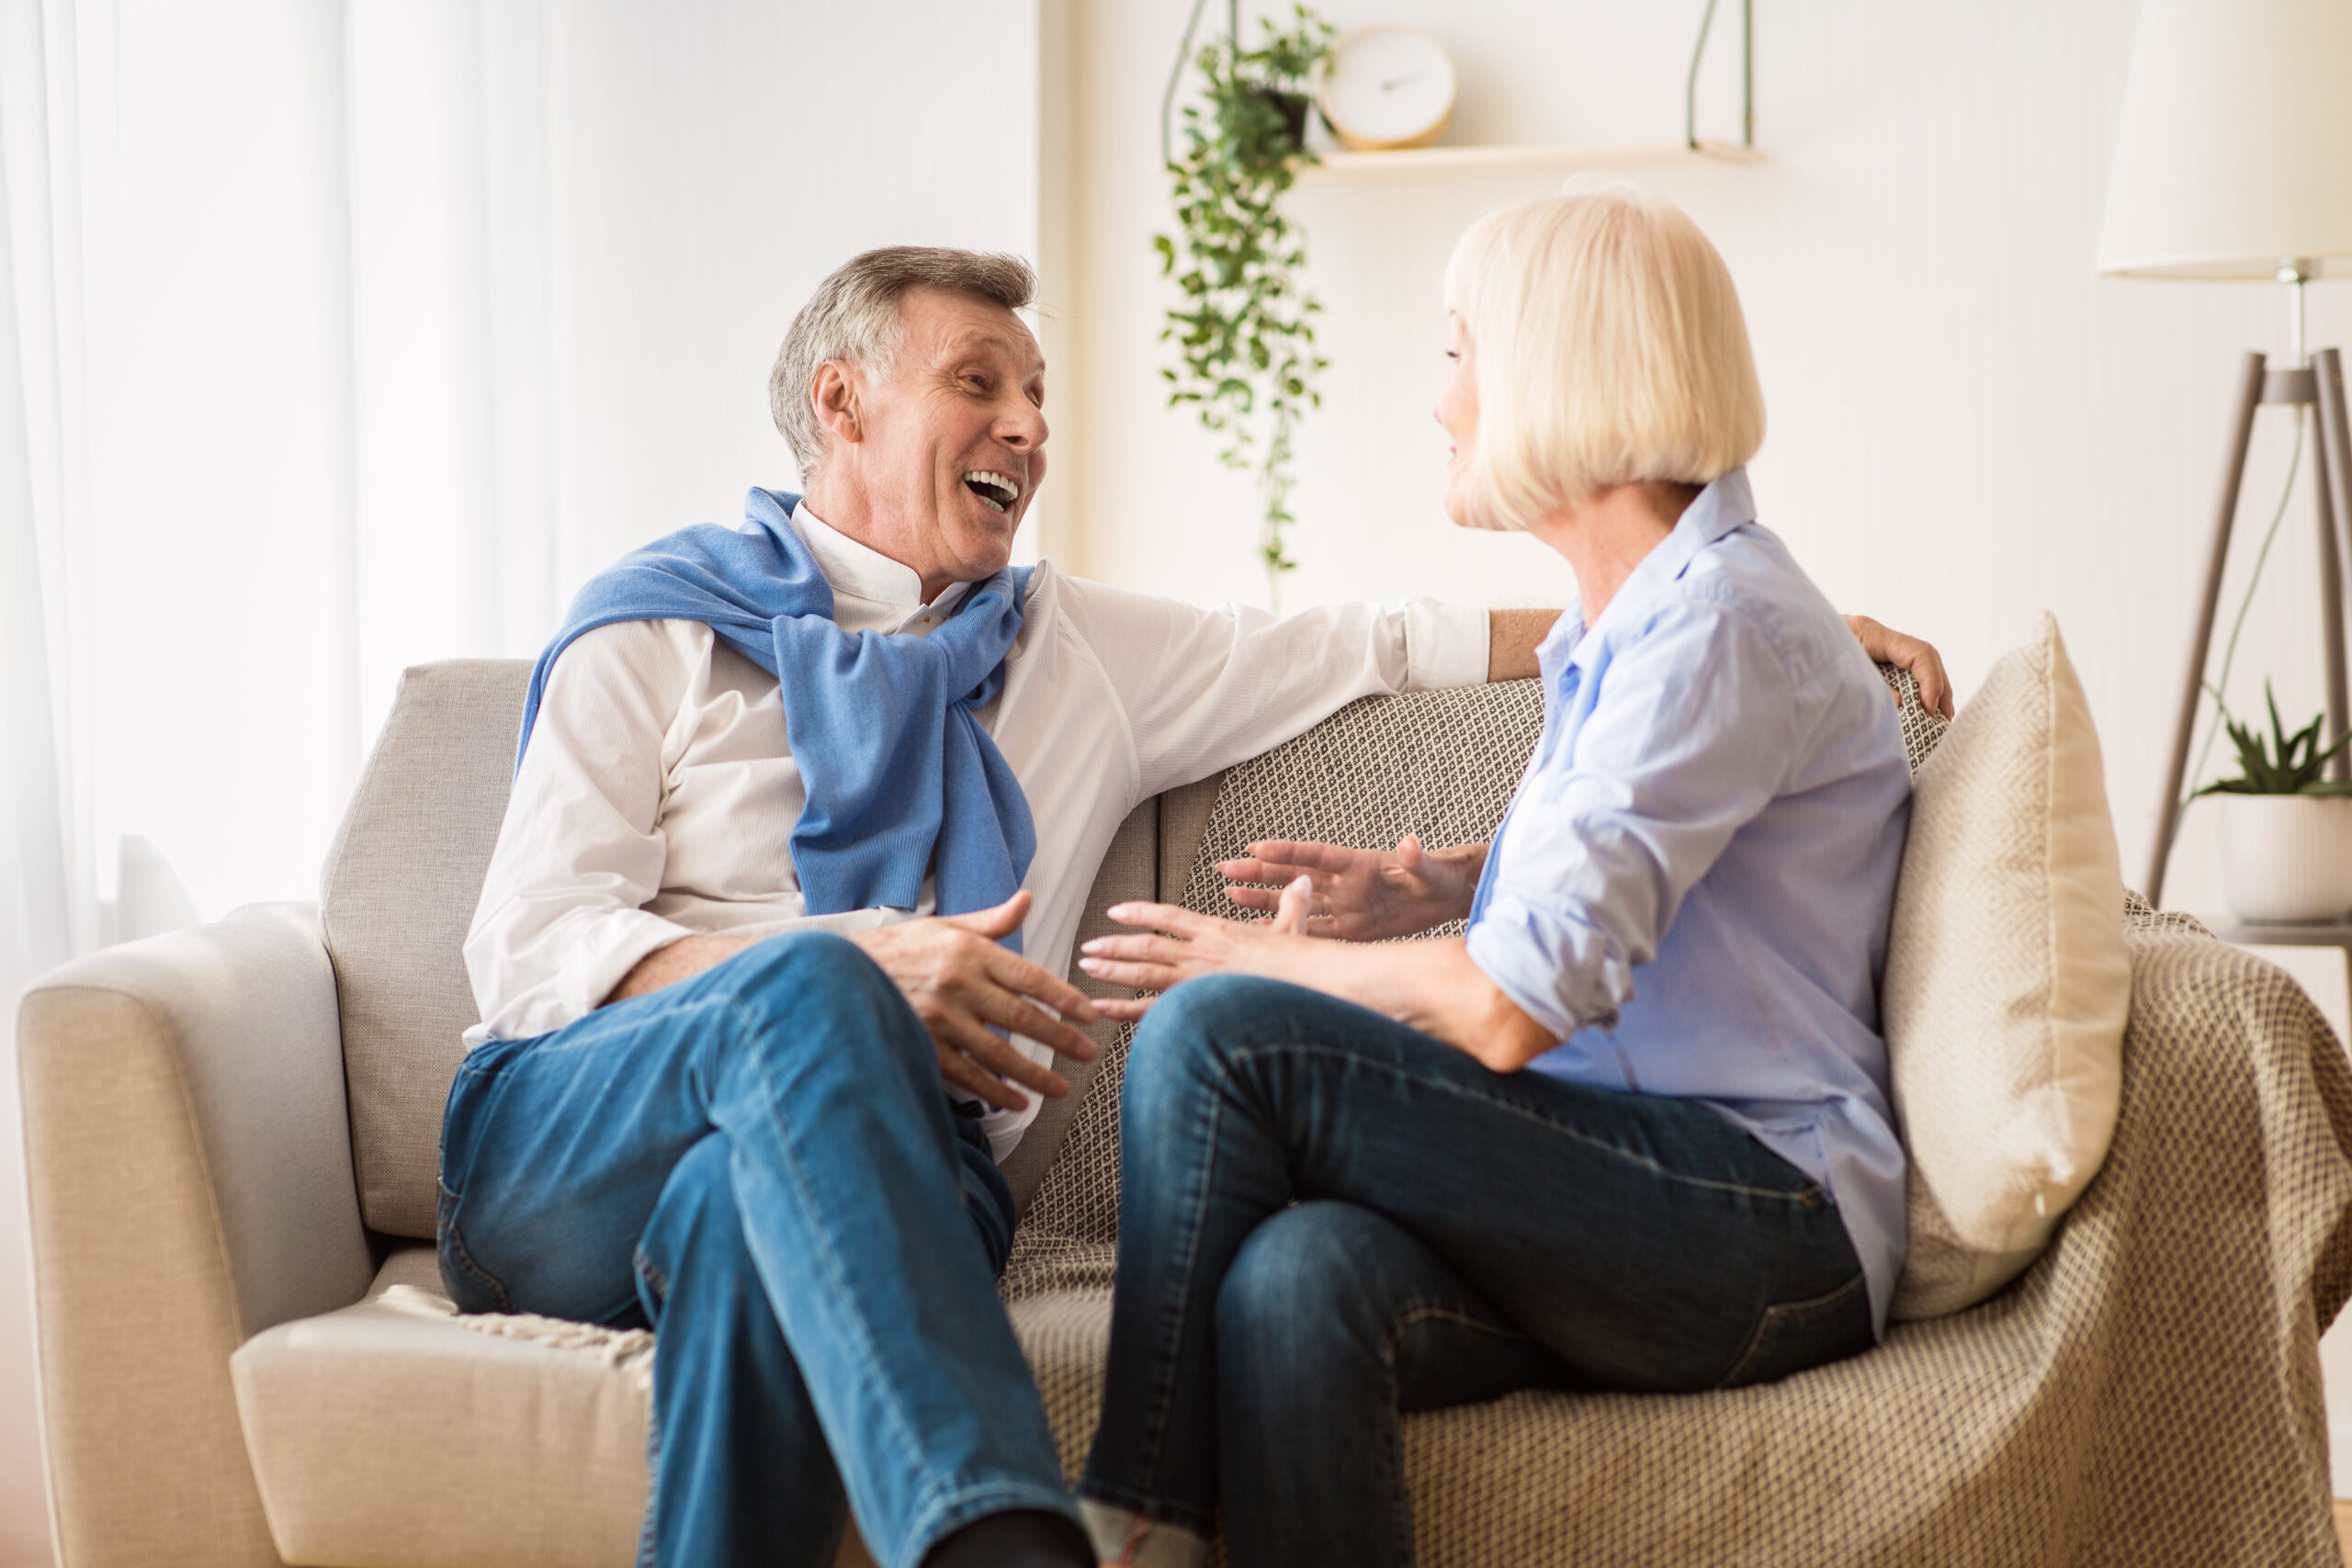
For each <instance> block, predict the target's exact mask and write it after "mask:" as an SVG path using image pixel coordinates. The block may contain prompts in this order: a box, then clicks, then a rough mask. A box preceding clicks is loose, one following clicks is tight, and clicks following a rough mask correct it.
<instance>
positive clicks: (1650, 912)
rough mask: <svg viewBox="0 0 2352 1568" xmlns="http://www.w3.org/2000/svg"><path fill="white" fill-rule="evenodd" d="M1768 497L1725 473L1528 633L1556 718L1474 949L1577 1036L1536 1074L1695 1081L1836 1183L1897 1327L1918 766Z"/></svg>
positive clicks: (1680, 1083)
mask: <svg viewBox="0 0 2352 1568" xmlns="http://www.w3.org/2000/svg"><path fill="white" fill-rule="evenodd" d="M1755 518H1756V508H1755V502H1754V501H1753V499H1752V498H1751V497H1750V495H1749V493H1748V489H1747V475H1746V473H1745V471H1743V470H1734V471H1733V472H1731V473H1728V474H1725V475H1724V477H1723V478H1722V479H1717V480H1716V481H1715V482H1714V483H1713V484H1711V485H1709V486H1708V487H1707V488H1706V489H1705V490H1704V491H1701V492H1700V494H1699V497H1698V499H1697V500H1696V501H1694V502H1691V506H1690V508H1689V509H1688V510H1687V511H1685V512H1684V513H1683V514H1682V517H1681V520H1680V521H1679V523H1677V524H1676V525H1675V528H1674V532H1673V533H1671V534H1670V535H1668V536H1667V538H1666V539H1665V540H1664V541H1663V542H1662V543H1660V544H1659V545H1658V546H1657V548H1656V549H1653V550H1652V551H1651V552H1650V553H1649V555H1648V556H1647V557H1645V558H1644V559H1643V560H1642V562H1641V564H1640V565H1639V566H1637V567H1635V568H1634V571H1633V573H1632V575H1631V576H1629V577H1628V578H1627V579H1626V580H1625V583H1624V586H1623V587H1622V588H1620V589H1619V590H1618V591H1617V596H1616V597H1615V598H1613V599H1611V601H1610V602H1609V604H1608V607H1607V608H1606V609H1605V610H1604V611H1603V612H1602V614H1601V616H1600V620H1599V621H1598V622H1597V623H1596V624H1594V625H1593V626H1589V627H1588V626H1585V625H1584V622H1583V617H1582V615H1580V614H1579V613H1578V612H1577V610H1575V609H1571V610H1569V611H1568V613H1567V614H1566V615H1562V616H1561V617H1560V621H1559V624H1558V625H1557V626H1555V627H1554V628H1553V631H1552V634H1551V636H1549V637H1546V638H1545V639H1544V644H1543V646H1542V647H1541V648H1540V649H1537V651H1536V657H1537V660H1538V662H1539V664H1540V665H1541V667H1542V669H1543V674H1544V734H1543V738H1542V739H1540V740H1539V741H1538V742H1537V743H1536V747H1535V754H1534V756H1533V758H1532V759H1531V760H1530V761H1529V762H1528V766H1527V773H1526V776H1525V777H1524V778H1523V779H1521V781H1520V786H1519V792H1518V794H1517V795H1514V796H1513V797H1512V800H1511V808H1510V815H1509V816H1508V817H1506V818H1504V820H1503V826H1502V829H1501V831H1499V832H1498V833H1497V834H1496V836H1495V843H1494V848H1493V850H1492V852H1490V853H1489V854H1488V855H1487V866H1486V871H1485V873H1484V874H1483V875H1482V876H1481V877H1480V879H1479V883H1478V892H1477V897H1476V902H1475V903H1474V904H1473V906H1472V909H1471V915H1470V937H1469V942H1470V956H1471V958H1472V959H1473V960H1474V961H1475V962H1476V964H1477V965H1478V967H1479V969H1480V970H1482V971H1483V972H1484V973H1485V974H1486V976H1487V978H1488V979H1490V980H1492V981H1493V982H1494V983H1495V985H1496V986H1498V987H1500V989H1501V990H1502V992H1503V994H1504V995H1506V996H1508V997H1509V998H1510V999H1511V1000H1512V1001H1513V1002H1514V1003H1516V1004H1517V1005H1518V1006H1519V1007H1520V1009H1521V1010H1523V1011H1524V1012H1526V1013H1527V1015H1528V1016H1529V1017H1531V1018H1532V1019H1534V1020H1535V1021H1537V1022H1539V1023H1541V1024H1543V1025H1544V1027H1545V1028H1546V1029H1549V1030H1551V1031H1552V1032H1554V1033H1555V1035H1556V1036H1558V1037H1559V1039H1560V1040H1561V1042H1562V1043H1560V1044H1559V1045H1557V1046H1555V1047H1554V1048H1553V1049H1552V1050H1550V1051H1548V1052H1546V1053H1544V1055H1541V1056H1539V1057H1537V1058H1536V1059H1535V1061H1534V1062H1533V1063H1532V1065H1531V1067H1530V1070H1531V1071H1534V1072H1543V1073H1553V1074H1556V1075H1557V1076H1558V1077H1563V1078H1566V1079H1569V1080H1571V1081H1572V1082H1576V1083H1580V1084H1588V1085H1590V1086H1592V1087H1594V1088H1596V1089H1619V1090H1627V1091H1632V1092H1635V1093H1640V1094H1651V1095H1668V1096H1674V1097H1679V1098H1684V1099H1691V1100H1700V1101H1702V1103H1704V1104H1706V1105H1708V1106H1710V1107H1711V1108H1713V1110H1715V1111H1720V1112H1721V1113H1722V1114H1723V1115H1724V1116H1726V1117H1728V1118H1729V1119H1730V1120H1731V1121H1732V1122H1735V1123H1736V1124H1737V1125H1738V1126H1740V1127H1743V1128H1745V1129H1747V1131H1748V1132H1749V1133H1751V1134H1754V1135H1755V1136H1756V1137H1757V1138H1758V1139H1759V1140H1760V1141H1762V1143H1763V1144H1764V1145H1766V1146H1767V1147H1768V1148H1770V1149H1771V1150H1772V1151H1773V1152H1774V1153H1775V1154H1778V1155H1779V1156H1781V1158H1783V1159H1785V1160H1787V1161H1788V1162H1789V1163H1790V1164H1792V1165H1793V1166H1795V1167H1797V1168H1799V1169H1800V1170H1803V1171H1804V1173H1805V1174H1806V1175H1808V1176H1810V1177H1812V1178H1813V1179H1815V1181H1818V1182H1820V1183H1821V1185H1822V1186H1823V1188H1824V1189H1826V1190H1827V1191H1828V1193H1829V1195H1830V1197H1831V1199H1832V1200H1833V1201H1835V1202H1836V1203H1837V1205H1838V1213H1839V1214H1840V1216H1841V1217H1842V1218H1843V1219H1844V1220H1845V1223H1846V1230H1847V1234H1848V1235H1849V1236H1850V1237H1851V1238H1852V1240H1853V1244H1854V1251H1855V1252H1856V1254H1857V1255H1858V1256H1859V1257H1860V1259H1861V1264H1862V1270H1863V1273H1864V1275H1865V1276H1866V1278H1867V1280H1868V1281H1869V1286H1870V1296H1871V1317H1872V1320H1873V1323H1874V1324H1875V1325H1876V1326H1877V1327H1878V1328H1879V1329H1880V1330H1881V1331H1882V1332H1883V1329H1884V1326H1885V1323H1886V1305H1887V1300H1888V1298H1889V1296H1890V1295H1892V1293H1893V1292H1894V1279H1895V1275H1896V1274H1897V1273H1898V1272H1899V1271H1900V1269H1901V1268H1902V1265H1903V1247H1904V1219H1903V1169H1904V1156H1903V1147H1902V1145H1901V1143H1900V1142H1899V1141H1898V1140H1897V1139H1896V1137H1895V1133H1894V1115H1893V1112H1892V1111H1890V1109H1889V1106H1888V1100H1887V1074H1886V1043H1885V1042H1884V1041H1883V1039H1881V1038H1880V1035H1879V1025H1878V980H1879V975H1880V972H1881V970H1882V969H1883V966H1884V964H1885V960H1886V931H1887V920H1888V918H1889V916H1890V914H1891V912H1892V911H1893V908H1894V878H1895V872H1896V869H1897V867H1898V865H1899V864H1900V863H1901V860H1902V856H1903V837H1904V832H1905V828H1906V827H1907V825H1908V822H1909V818H1910V810H1911V778H1910V773H1909V770H1908V769H1907V768H1906V767H1905V762H1904V757H1903V742H1902V739H1901V736H1900V733H1899V731H1898V728H1897V725H1896V721H1895V714H1894V705H1893V704H1892V703H1890V702H1889V701H1888V700H1887V690H1886V686H1885V684H1884V682H1882V681H1881V680H1880V679H1879V677H1878V673H1877V671H1875V670H1873V669H1872V668H1871V662H1870V660H1869V658H1868V657H1867V656H1866V655H1865V654H1864V653H1863V652H1862V651H1861V649H1860V645H1859V644H1858V643H1856V641H1855V640H1854V636H1853V634H1852V633H1851V632H1849V630H1847V628H1846V625H1845V623H1844V621H1843V620H1841V619H1840V618H1839V617H1838V613H1837V612H1836V611H1835V610H1833V609H1832V608H1830V605H1829V602H1828V601H1827V600H1826V599H1825V598H1823V597H1822V594H1821V591H1820V590H1819V589H1817V588H1815V586H1814V585H1813V583H1812V581H1810V580H1809V579H1807V578H1806V576H1805V575H1804V572H1803V571H1801V570H1798V568H1797V564H1796V562H1795V560H1794V559H1793V558H1791V556H1790V555H1789V552H1788V549H1787V547H1785V546H1783V545H1782V544H1781V541H1780V540H1779V538H1777V537H1776V536H1773V535H1772V534H1771V533H1770V531H1768V530H1767V529H1765V528H1764V527H1763V526H1762V525H1760V524H1758V523H1757V522H1756V520H1755Z"/></svg>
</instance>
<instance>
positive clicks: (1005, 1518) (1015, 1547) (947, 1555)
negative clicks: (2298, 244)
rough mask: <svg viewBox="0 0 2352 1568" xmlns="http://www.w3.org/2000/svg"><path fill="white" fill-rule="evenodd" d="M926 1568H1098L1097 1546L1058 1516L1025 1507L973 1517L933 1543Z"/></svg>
mask: <svg viewBox="0 0 2352 1568" xmlns="http://www.w3.org/2000/svg"><path fill="white" fill-rule="evenodd" d="M922 1568H1094V1549H1093V1548H1092V1547H1091V1546H1090V1545H1088V1544H1087V1540H1086V1532H1085V1531H1084V1530H1081V1529H1079V1528H1078V1527H1077V1526H1076V1525H1074V1524H1072V1523H1071V1522H1070V1521H1069V1520H1068V1519H1066V1518H1064V1517H1061V1516H1060V1515H1059V1514H1049V1513H1046V1511H1045V1510H1044V1509H1042V1508H1021V1509H1015V1510H1014V1511H1012V1512H1011V1513H1004V1514H990V1515H989V1516H988V1517H985V1518H979V1519H974V1520H973V1521H972V1522H971V1523H970V1524H968V1525H966V1526H965V1527H964V1528H963V1529H959V1530H957V1531H956V1533H955V1534H954V1535H951V1536H949V1537H948V1538H947V1539H946V1540H943V1541H941V1542H940V1543H939V1544H938V1545H937V1546H934V1547H933V1548H932V1549H931V1551H930V1552H929V1554H928V1555H926V1556H925V1557H924V1558H923V1560H922Z"/></svg>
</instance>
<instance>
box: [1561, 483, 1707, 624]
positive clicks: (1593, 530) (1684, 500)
mask: <svg viewBox="0 0 2352 1568" xmlns="http://www.w3.org/2000/svg"><path fill="white" fill-rule="evenodd" d="M1700 488H1701V487H1700V486H1698V485H1689V484H1674V483H1670V482H1668V481H1664V480H1643V481H1641V482H1639V483H1635V484H1626V485H1612V486H1611V487H1610V488H1609V489H1607V490H1604V491H1596V492H1594V493H1593V494H1592V495H1589V496H1588V497H1586V498H1585V499H1584V500H1582V501H1579V502H1570V503H1569V504H1567V505H1566V506H1562V507H1558V508H1556V509H1555V510H1553V511H1551V512H1547V513H1544V515H1543V516H1541V517H1538V518H1536V519H1534V520H1533V521H1532V522H1531V523H1529V524H1528V525H1527V531H1528V532H1529V533H1531V534H1532V535H1534V536H1536V537H1537V538H1539V539H1541V540H1543V541H1544V543H1545V544H1546V545H1549V546H1550V547H1552V548H1554V549H1555V550H1557V551H1559V552H1560V555H1561V556H1562V558H1565V559H1566V561H1567V563H1568V570H1571V571H1573V572H1575V573H1576V575H1577V597H1578V599H1580V600H1581V601H1582V602H1583V608H1584V624H1585V625H1586V626H1591V625H1592V624H1593V623H1594V622H1595V621H1598V620H1599V619H1600V614H1601V612H1602V611H1604V610H1606V609H1608V608H1609V602H1610V601H1611V599H1614V598H1615V597H1617V591H1618V590H1619V589H1620V588H1623V587H1624V586H1625V580H1626V579H1627V578H1629V577H1631V576H1633V575H1634V568H1635V567H1637V566H1639V565H1641V564H1642V561H1643V559H1644V558H1645V557H1646V556H1648V554H1649V553H1650V552H1651V551H1652V550H1654V549H1656V548H1657V547H1658V546H1660V545H1662V544H1664V543H1665V542H1666V536H1668V534H1671V533H1673V532H1674V525H1675V524H1676V523H1677V522H1679V521H1680V519H1681V516H1682V513H1684V512H1686V511H1688V510H1689V509H1690V506H1691V502H1693V501H1695V500H1697V499H1698V497H1699V491H1700Z"/></svg>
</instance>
